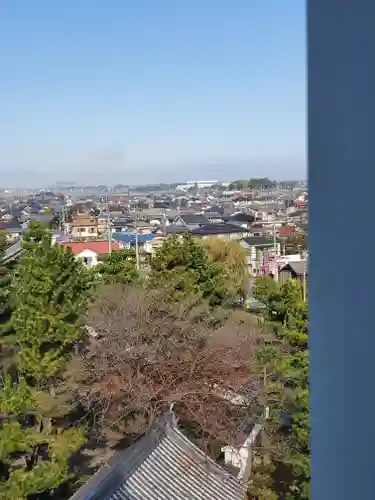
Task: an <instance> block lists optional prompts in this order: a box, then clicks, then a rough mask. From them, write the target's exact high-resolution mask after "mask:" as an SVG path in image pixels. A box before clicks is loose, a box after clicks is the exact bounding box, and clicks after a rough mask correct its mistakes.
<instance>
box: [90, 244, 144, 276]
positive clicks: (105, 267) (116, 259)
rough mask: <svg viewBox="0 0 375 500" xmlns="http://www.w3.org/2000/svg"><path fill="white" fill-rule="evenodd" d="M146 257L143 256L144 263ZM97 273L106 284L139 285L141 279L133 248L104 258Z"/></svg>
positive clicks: (118, 251)
mask: <svg viewBox="0 0 375 500" xmlns="http://www.w3.org/2000/svg"><path fill="white" fill-rule="evenodd" d="M144 257H145V256H144V255H143V254H142V255H141V258H142V263H143V262H144ZM97 271H98V273H99V274H100V276H101V277H102V279H103V281H104V283H106V284H113V283H119V284H122V285H129V284H134V283H137V282H138V281H139V279H140V274H139V271H138V270H137V266H136V253H135V250H134V249H133V248H130V249H123V250H117V251H116V252H112V253H110V254H108V255H105V256H103V258H102V260H101V262H100V264H99V266H98V267H97Z"/></svg>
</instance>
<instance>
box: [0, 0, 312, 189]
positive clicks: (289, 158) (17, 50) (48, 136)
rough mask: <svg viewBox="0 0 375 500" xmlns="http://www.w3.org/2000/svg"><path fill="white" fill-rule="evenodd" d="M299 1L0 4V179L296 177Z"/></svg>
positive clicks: (301, 170)
mask: <svg viewBox="0 0 375 500" xmlns="http://www.w3.org/2000/svg"><path fill="white" fill-rule="evenodd" d="M305 57H306V47H305V2H304V1H303V0H232V1H229V0H106V1H105V0H60V1H51V0H2V1H1V4H0V64H1V71H0V74H1V78H0V93H1V99H0V116H1V120H0V174H1V178H2V182H1V183H0V184H1V185H5V184H7V183H8V184H13V185H14V184H27V183H33V184H38V183H41V182H43V183H46V182H48V183H50V182H54V181H61V180H66V181H78V182H83V181H84V180H85V179H87V181H88V182H106V183H108V184H111V183H114V182H123V183H131V184H133V183H146V182H150V183H151V182H158V181H168V180H170V181H183V180H186V179H187V178H189V179H191V178H194V179H197V178H199V179H201V178H214V179H217V178H219V179H221V180H230V179H233V178H244V177H246V178H248V177H254V176H269V177H272V178H278V179H280V178H290V177H298V178H303V177H305V142H306V141H305V118H306V117H305V114H306V113H305V93H306V89H305V87H306V85H305V80H306V77H305V76H306V75H305V73H306V71H305Z"/></svg>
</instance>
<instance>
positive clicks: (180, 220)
mask: <svg viewBox="0 0 375 500" xmlns="http://www.w3.org/2000/svg"><path fill="white" fill-rule="evenodd" d="M209 223H210V221H209V220H208V219H207V217H206V216H205V215H203V214H180V215H177V217H176V218H175V219H174V221H173V224H174V225H176V226H181V227H187V228H188V229H196V228H199V227H202V226H205V225H207V224H209Z"/></svg>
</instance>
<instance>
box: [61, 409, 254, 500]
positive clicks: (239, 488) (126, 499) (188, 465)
mask: <svg viewBox="0 0 375 500" xmlns="http://www.w3.org/2000/svg"><path fill="white" fill-rule="evenodd" d="M245 498H246V484H245V482H243V483H242V482H241V481H239V480H238V479H237V478H235V477H233V476H232V475H231V474H230V473H229V472H227V471H226V470H225V469H224V468H223V467H221V466H219V465H218V464H216V463H215V462H214V461H213V460H211V459H210V458H209V457H208V456H207V455H205V454H204V453H203V452H202V451H201V450H200V449H199V448H198V447H197V446H196V445H195V444H193V443H192V442H191V441H190V440H189V439H188V438H187V437H186V436H185V435H184V434H183V432H182V431H181V430H180V429H179V428H178V425H177V421H176V418H175V416H174V414H173V413H172V412H169V413H167V414H166V415H165V416H164V418H163V419H161V420H160V421H159V422H157V423H155V424H154V425H153V426H152V427H151V428H150V429H149V430H148V431H147V432H146V433H145V434H144V435H143V436H142V437H140V438H139V439H138V440H136V441H135V442H134V443H133V444H132V445H130V446H129V447H128V448H126V449H125V450H124V451H122V452H121V453H119V454H118V455H116V456H115V457H113V458H112V459H111V460H109V462H108V464H107V465H106V466H105V467H103V468H101V469H99V471H98V472H97V473H96V474H95V475H94V476H93V477H92V478H91V479H89V481H88V482H87V483H86V484H85V485H84V486H82V487H81V488H80V489H79V490H78V491H77V492H76V493H75V495H73V497H71V499H70V500H94V499H95V500H99V499H100V500H112V499H121V500H161V499H168V500H187V499H189V500H212V499H215V500H244V499H245Z"/></svg>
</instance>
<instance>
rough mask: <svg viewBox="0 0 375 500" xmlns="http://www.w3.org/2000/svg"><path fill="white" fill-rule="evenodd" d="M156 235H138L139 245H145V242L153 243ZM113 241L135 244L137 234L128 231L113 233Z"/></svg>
mask: <svg viewBox="0 0 375 500" xmlns="http://www.w3.org/2000/svg"><path fill="white" fill-rule="evenodd" d="M155 236H156V235H155V234H138V241H139V243H144V242H145V241H151V240H153V239H154V238H155ZM113 239H114V240H116V241H122V242H124V243H133V242H134V243H135V240H136V234H135V233H130V232H127V231H122V232H120V233H113Z"/></svg>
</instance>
